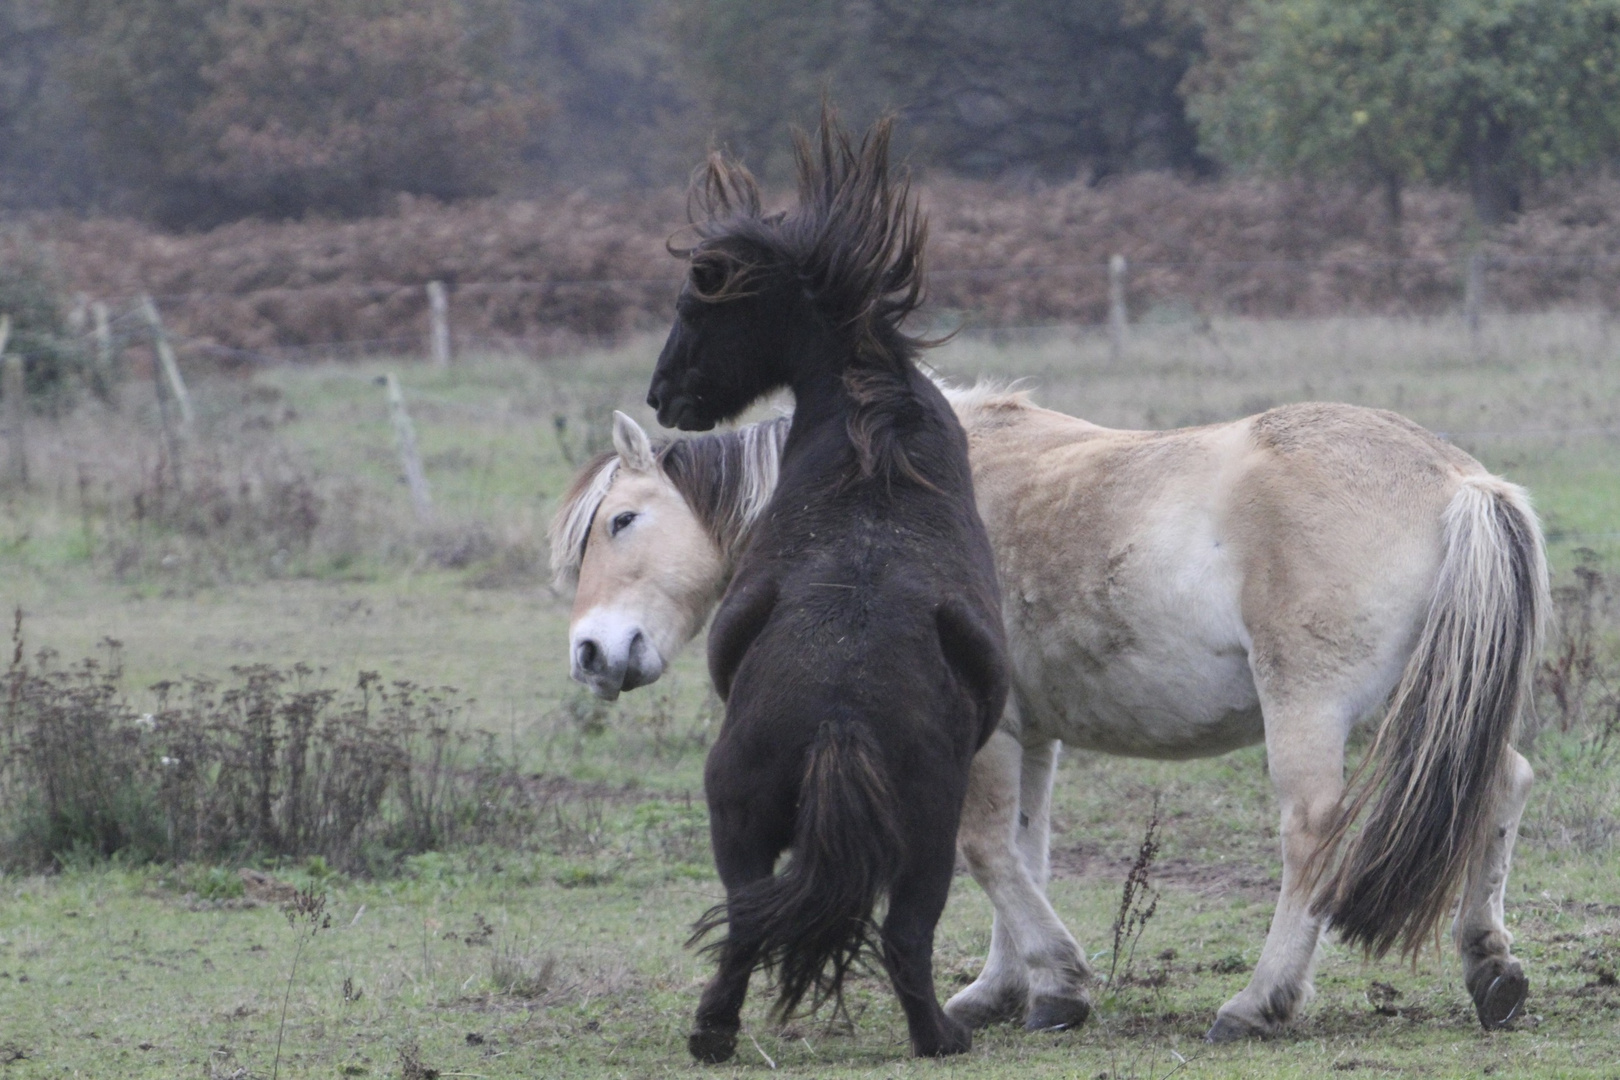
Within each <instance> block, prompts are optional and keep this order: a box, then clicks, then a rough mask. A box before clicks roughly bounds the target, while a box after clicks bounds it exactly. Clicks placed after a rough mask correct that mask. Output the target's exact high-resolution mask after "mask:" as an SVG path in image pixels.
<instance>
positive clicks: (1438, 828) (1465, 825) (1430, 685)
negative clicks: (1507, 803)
mask: <svg viewBox="0 0 1620 1080" xmlns="http://www.w3.org/2000/svg"><path fill="white" fill-rule="evenodd" d="M1444 531H1445V541H1444V544H1445V553H1444V555H1443V557H1442V559H1441V563H1440V576H1439V580H1438V581H1437V582H1436V585H1435V591H1434V595H1433V598H1432V600H1431V602H1430V607H1429V615H1428V619H1427V620H1426V622H1425V624H1424V627H1423V631H1422V634H1421V636H1420V637H1419V638H1418V642H1417V648H1416V649H1414V650H1413V652H1412V657H1411V659H1410V660H1409V661H1408V663H1407V667H1406V673H1405V675H1404V676H1403V678H1402V679H1401V682H1400V685H1399V687H1398V688H1397V689H1396V691H1395V695H1394V699H1393V701H1392V702H1391V705H1390V709H1389V713H1388V714H1387V715H1386V717H1385V718H1384V722H1383V725H1382V726H1381V727H1380V729H1379V731H1378V736H1377V739H1376V740H1375V742H1374V743H1373V747H1372V750H1371V751H1370V752H1369V753H1368V755H1367V761H1368V765H1370V770H1371V771H1370V773H1369V775H1367V776H1366V777H1365V778H1364V781H1363V783H1361V784H1360V785H1359V788H1358V790H1357V791H1356V794H1355V795H1354V797H1353V798H1351V799H1350V801H1349V802H1348V804H1347V805H1346V806H1345V807H1344V809H1343V811H1342V813H1341V815H1340V818H1339V820H1338V822H1337V824H1336V826H1335V828H1334V830H1333V832H1332V833H1331V834H1330V835H1329V837H1328V840H1327V842H1326V843H1325V844H1324V851H1323V852H1322V853H1320V854H1322V855H1325V854H1326V853H1327V852H1328V851H1330V850H1331V849H1332V847H1333V846H1335V845H1336V844H1337V843H1338V842H1339V841H1340V840H1341V839H1342V838H1343V837H1344V836H1345V834H1346V832H1347V831H1348V829H1349V826H1350V823H1351V822H1352V821H1353V820H1354V819H1355V818H1356V817H1357V815H1358V814H1359V813H1360V812H1361V811H1362V810H1363V809H1366V810H1367V814H1366V820H1365V821H1363V823H1362V827H1361V831H1360V833H1359V834H1357V835H1356V836H1355V837H1354V838H1353V839H1352V840H1351V841H1350V843H1349V845H1348V850H1347V851H1346V852H1345V855H1344V858H1343V859H1342V860H1341V861H1340V862H1339V865H1338V867H1337V868H1336V869H1335V871H1334V873H1333V874H1332V876H1331V877H1330V878H1329V880H1328V881H1327V882H1326V884H1325V885H1324V887H1323V888H1322V889H1321V891H1320V892H1319V893H1318V896H1317V900H1316V903H1315V905H1314V910H1315V911H1316V912H1317V913H1319V914H1326V915H1328V917H1329V919H1330V920H1331V922H1332V924H1333V928H1334V929H1335V930H1336V931H1338V933H1339V934H1340V936H1341V937H1342V938H1343V939H1344V940H1345V941H1346V942H1347V943H1349V944H1351V945H1360V946H1362V947H1363V948H1364V949H1366V950H1367V951H1368V952H1371V953H1372V954H1374V955H1376V956H1382V955H1384V953H1386V952H1388V951H1389V950H1390V949H1391V948H1393V947H1394V946H1395V945H1396V944H1397V943H1398V944H1399V945H1400V946H1401V950H1402V952H1405V953H1414V952H1416V951H1417V950H1418V949H1419V948H1421V947H1422V946H1423V944H1424V943H1425V942H1426V941H1428V940H1429V939H1430V937H1431V936H1432V934H1433V933H1434V930H1435V928H1436V927H1437V926H1438V924H1439V922H1440V920H1441V919H1442V918H1444V917H1445V915H1446V914H1447V912H1448V911H1449V909H1450V906H1451V904H1452V901H1453V899H1454V898H1455V896H1456V893H1457V889H1458V887H1459V886H1460V884H1461V883H1462V880H1463V876H1464V874H1465V873H1466V872H1467V870H1468V867H1469V864H1470V863H1471V862H1473V861H1474V860H1475V859H1476V858H1478V857H1479V854H1480V852H1481V850H1482V849H1483V847H1484V846H1485V845H1486V844H1487V843H1488V842H1489V839H1490V836H1489V830H1490V829H1491V827H1492V825H1493V822H1494V818H1493V816H1492V815H1493V811H1494V807H1495V804H1496V802H1497V800H1498V798H1499V797H1500V792H1501V790H1502V786H1503V783H1504V780H1505V778H1506V775H1507V769H1506V766H1507V762H1508V760H1509V759H1508V755H1509V752H1510V743H1511V741H1512V740H1513V738H1514V736H1515V735H1516V734H1517V731H1518V725H1519V719H1520V716H1521V715H1522V714H1523V713H1524V712H1525V710H1527V709H1528V708H1529V707H1530V695H1531V689H1532V680H1533V677H1534V675H1535V668H1536V663H1537V658H1538V654H1539V652H1540V649H1541V638H1542V632H1543V627H1544V625H1545V623H1546V620H1547V609H1548V606H1549V603H1548V596H1547V562H1546V554H1545V552H1544V551H1543V549H1542V539H1541V529H1540V527H1539V526H1538V525H1537V524H1536V518H1535V515H1534V514H1533V513H1532V512H1531V510H1530V506H1529V503H1528V501H1527V500H1526V498H1525V495H1524V492H1523V491H1522V490H1521V489H1520V488H1518V487H1515V486H1514V485H1512V484H1509V483H1507V482H1506V481H1503V480H1498V479H1496V478H1494V477H1471V478H1469V479H1467V480H1465V481H1464V482H1463V484H1462V486H1461V487H1460V488H1459V489H1458V491H1457V493H1456V495H1455V496H1453V497H1452V500H1451V504H1450V505H1449V506H1448V507H1447V508H1446V512H1445V517H1444ZM1367 767H1368V766H1363V768H1367Z"/></svg>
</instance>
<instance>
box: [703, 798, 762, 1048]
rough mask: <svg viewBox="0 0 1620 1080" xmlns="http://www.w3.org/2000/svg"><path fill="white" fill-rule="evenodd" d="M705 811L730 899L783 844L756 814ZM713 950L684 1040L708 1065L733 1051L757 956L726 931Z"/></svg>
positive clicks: (757, 875)
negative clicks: (715, 960) (712, 965)
mask: <svg viewBox="0 0 1620 1080" xmlns="http://www.w3.org/2000/svg"><path fill="white" fill-rule="evenodd" d="M710 813H711V814H712V815H713V818H712V821H713V824H712V826H711V829H710V834H711V839H712V842H713V845H714V861H715V868H716V869H717V870H718V871H719V874H720V881H721V883H722V884H723V885H724V886H725V887H726V898H727V900H728V901H729V900H730V899H731V898H732V897H733V896H735V895H736V893H737V891H738V890H739V889H741V888H743V887H744V886H746V885H748V884H750V883H751V882H755V881H758V880H760V879H762V878H767V877H770V876H771V872H772V870H773V869H774V867H775V863H776V857H777V855H779V854H780V853H781V851H782V848H783V846H784V845H783V844H781V843H777V842H776V841H775V839H773V838H772V837H771V836H769V835H768V833H767V830H766V829H765V827H764V823H763V822H761V821H760V820H759V817H758V816H756V817H754V818H753V819H752V820H739V819H748V815H746V814H725V813H723V812H721V811H718V810H717V809H716V808H715V807H714V806H713V805H712V804H711V807H710ZM761 816H763V815H761ZM730 929H732V928H729V927H728V930H730ZM718 953H719V966H718V968H717V969H716V971H715V973H714V978H712V979H710V980H709V984H708V985H707V986H705V987H704V988H703V997H702V998H701V999H700V1000H699V1001H698V1008H697V1019H696V1022H695V1023H694V1024H693V1027H692V1033H691V1035H689V1036H688V1037H687V1040H686V1046H687V1049H688V1050H690V1051H691V1054H692V1056H693V1057H695V1058H697V1059H698V1060H699V1061H701V1062H704V1063H706V1064H710V1065H714V1064H718V1063H719V1062H722V1061H726V1060H728V1059H729V1058H730V1057H731V1055H732V1054H734V1053H736V1052H737V1032H738V1031H739V1030H740V1029H741V1028H742V1019H741V1016H742V1006H743V999H744V998H746V997H747V996H748V977H749V976H750V975H752V974H753V972H754V966H755V964H756V963H758V960H759V946H758V944H757V943H756V942H752V941H748V940H746V939H739V938H738V936H737V935H736V934H735V933H734V932H730V933H728V934H727V937H726V940H725V941H724V942H723V943H722V944H721V945H720V948H719V950H718Z"/></svg>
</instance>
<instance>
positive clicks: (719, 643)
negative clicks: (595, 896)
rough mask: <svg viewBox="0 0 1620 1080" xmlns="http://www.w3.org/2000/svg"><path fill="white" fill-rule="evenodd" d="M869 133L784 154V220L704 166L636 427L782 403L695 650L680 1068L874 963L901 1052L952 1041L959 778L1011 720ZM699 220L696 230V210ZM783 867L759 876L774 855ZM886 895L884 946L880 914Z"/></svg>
mask: <svg viewBox="0 0 1620 1080" xmlns="http://www.w3.org/2000/svg"><path fill="white" fill-rule="evenodd" d="M889 135H890V125H889V122H888V121H886V120H885V121H881V122H879V123H878V124H877V125H876V126H875V127H874V128H873V129H872V130H871V131H870V132H869V133H868V134H867V135H866V136H865V137H864V138H863V139H862V140H861V141H860V144H859V146H856V145H855V144H854V143H853V141H852V140H851V138H850V137H849V135H848V134H846V133H844V132H843V131H841V130H840V129H839V128H838V126H837V124H836V121H835V120H834V119H833V118H832V116H831V115H830V113H824V114H823V116H822V122H821V128H820V131H819V133H818V136H817V137H816V138H815V139H813V140H812V138H810V137H808V136H805V135H804V134H802V133H799V134H797V135H796V136H795V147H794V149H795V156H796V158H797V161H798V169H799V206H798V208H797V209H796V210H794V211H792V212H789V213H786V214H773V215H770V216H765V215H764V214H763V213H762V212H761V209H760V198H759V191H758V188H757V186H756V185H755V183H754V181H753V178H752V177H751V176H749V174H748V173H747V171H746V170H744V169H742V168H741V167H740V166H737V165H735V164H733V163H731V162H729V161H727V160H725V159H724V158H722V157H720V156H719V155H714V156H712V157H711V158H710V160H709V163H708V165H707V166H706V168H705V170H704V172H703V174H702V175H701V176H700V178H699V179H698V180H697V182H696V183H695V184H694V188H693V206H694V211H695V212H694V213H693V215H692V216H693V218H694V228H695V230H696V232H697V236H698V240H697V243H696V244H695V246H693V247H692V248H690V249H687V250H685V251H679V252H676V253H677V254H680V255H684V256H686V257H688V258H689V259H690V261H691V269H690V274H689V276H688V279H687V282H686V284H685V286H684V288H683V289H682V291H681V295H680V298H679V300H678V301H677V302H676V316H677V317H676V322H675V326H674V328H673V329H672V330H671V331H670V335H669V341H668V342H667V343H666V344H665V346H664V351H663V353H662V355H661V356H660V357H659V358H658V368H657V370H656V372H655V373H654V375H653V380H652V387H651V390H650V391H649V393H648V395H647V403H648V404H649V405H651V406H652V407H653V408H655V409H657V410H658V419H659V422H660V423H662V424H664V425H666V426H671V425H673V426H676V427H680V428H683V429H686V430H689V431H692V430H704V429H707V428H710V427H713V426H714V424H715V422H716V421H719V420H725V419H730V418H732V417H735V416H736V415H737V414H738V413H739V412H741V411H742V410H743V409H744V408H746V407H747V406H748V405H749V404H750V403H751V402H753V401H754V400H755V399H757V398H758V397H760V396H761V395H762V394H765V393H767V392H769V391H772V390H775V389H777V388H779V387H783V386H787V387H791V388H792V391H793V394H794V397H795V399H796V404H795V408H794V413H793V423H792V428H791V430H790V432H789V434H788V437H787V443H786V446H785V448H784V449H783V452H782V462H781V478H780V481H779V482H778V486H777V489H776V494H775V496H774V497H773V498H772V500H771V502H770V504H769V506H768V507H767V508H766V510H765V512H764V514H763V515H762V517H761V520H760V524H759V525H758V526H757V527H756V530H755V533H754V536H753V539H752V540H751V542H750V545H749V548H748V550H747V552H746V553H745V554H744V555H743V556H742V558H741V560H740V562H739V564H738V566H737V570H736V575H735V577H734V578H733V579H732V583H731V587H730V589H729V591H728V592H727V593H726V596H725V599H724V600H723V601H722V602H721V605H720V608H719V611H718V613H717V614H716V615H715V619H714V624H713V626H712V627H711V629H710V631H709V672H710V675H711V676H712V678H713V680H714V685H715V689H716V690H717V691H718V692H719V694H720V696H721V697H722V698H723V699H725V702H726V719H725V723H724V725H723V726H722V728H721V730H720V734H719V736H718V738H717V739H716V741H715V744H714V748H713V749H712V750H711V751H710V753H709V759H708V763H707V765H706V767H705V769H704V781H703V782H704V790H705V792H706V793H707V795H708V802H709V819H710V831H711V839H712V841H713V846H714V856H715V863H716V865H717V867H718V869H719V872H720V879H721V881H722V882H723V883H724V884H725V888H726V902H725V903H724V904H723V905H720V906H719V907H716V908H715V909H714V910H713V911H711V912H709V914H708V915H706V916H705V917H704V919H703V921H702V922H700V923H699V926H698V934H697V935H696V936H695V937H694V940H695V939H696V937H701V936H702V935H703V934H704V933H705V932H706V931H708V930H711V929H714V928H717V927H719V926H722V925H724V926H725V927H726V936H725V938H724V939H723V940H721V941H719V942H717V943H715V944H714V945H712V946H710V949H711V950H712V951H713V952H715V953H716V954H717V955H718V958H719V970H718V971H717V972H716V974H715V977H714V979H713V980H712V981H711V982H710V983H709V985H708V987H707V988H706V989H705V990H704V992H703V999H702V1002H701V1004H700V1005H699V1006H698V1011H697V1023H696V1027H695V1030H694V1031H693V1032H692V1035H691V1037H690V1040H689V1044H688V1045H689V1047H690V1049H691V1051H692V1054H693V1056H695V1057H697V1058H698V1059H699V1060H702V1061H708V1062H718V1061H724V1060H726V1059H727V1058H729V1057H730V1056H731V1055H732V1053H733V1052H734V1051H735V1049H736V1045H737V1031H738V1028H739V1026H740V1021H739V1013H740V1010H741V1009H742V1003H743V998H744V996H745V995H746V994H747V991H748V979H749V976H750V974H751V973H752V972H753V970H754V968H755V967H758V966H762V965H763V966H765V967H766V968H768V969H770V970H772V971H773V972H774V974H775V977H776V981H777V986H778V1000H777V1003H776V1010H777V1014H778V1015H779V1016H787V1015H789V1014H791V1013H792V1012H793V1011H794V1010H795V1009H796V1008H797V1007H798V1006H799V1005H800V1004H801V1002H802V1001H803V1000H804V998H805V996H806V995H810V997H811V1002H812V1007H814V1006H816V1005H819V1004H821V1003H822V1002H823V1001H825V1000H827V999H829V998H831V999H833V1000H835V1001H837V1000H839V998H840V995H841V991H842V984H843V979H844V976H845V974H846V972H847V970H848V968H849V966H850V965H851V964H852V963H853V962H854V961H855V960H856V958H857V957H858V956H859V955H860V953H861V952H862V950H863V949H865V948H868V947H872V948H874V949H875V951H877V952H878V954H879V955H880V956H881V957H882V962H883V965H884V967H885V968H886V969H887V970H888V973H889V977H890V979H891V980H892V982H893V985H894V989H895V993H896V994H898V995H899V997H900V1002H901V1005H902V1006H903V1007H904V1009H905V1013H906V1022H907V1024H908V1026H909V1028H910V1032H911V1045H912V1049H913V1050H914V1051H915V1052H916V1053H918V1054H923V1055H937V1054H951V1053H960V1052H962V1051H965V1050H967V1049H968V1047H969V1046H970V1044H971V1041H972V1037H971V1035H970V1034H969V1032H968V1029H967V1028H966V1027H965V1026H963V1025H962V1024H960V1023H958V1022H956V1021H955V1020H952V1019H950V1018H949V1017H947V1016H946V1015H945V1013H944V1012H943V1010H941V1009H940V1007H939V1001H938V999H937V998H936V997H935V995H934V980H933V942H934V926H935V924H936V923H937V922H938V921H939V915H940V912H941V911H942V910H943V909H944V906H945V898H946V894H947V892H948V891H949V888H950V883H951V874H952V869H953V866H954V863H955V845H956V829H957V822H958V819H959V817H960V815H961V810H962V800H963V797H964V794H965V792H966V787H967V777H968V765H969V762H970V761H971V760H972V758H973V755H974V753H975V751H977V750H978V748H979V747H980V746H981V745H982V744H983V743H984V741H985V740H986V739H987V738H988V737H989V736H990V734H991V732H992V730H993V729H994V727H995V724H996V722H997V719H998V718H999V716H1000V714H1001V708H1002V704H1003V702H1004V700H1005V698H1006V693H1007V680H1006V673H1005V672H1006V656H1005V654H1006V644H1005V640H1004V637H1003V631H1002V625H1001V604H1000V595H999V590H998V588H997V584H996V574H995V568H994V566H993V564H992V562H991V556H990V546H989V542H988V541H987V540H986V538H985V533H984V528H983V526H982V524H981V523H980V521H979V518H978V514H977V511H976V510H975V508H974V501H973V485H972V480H971V478H970V475H969V472H968V459H967V440H966V437H965V436H964V435H963V432H962V429H961V427H960V425H958V423H957V421H956V417H955V415H954V414H953V413H952V412H951V409H950V407H949V406H948V405H947V404H946V402H945V399H944V398H943V397H942V396H941V395H940V393H939V391H938V390H936V389H935V387H934V385H933V383H931V382H930V381H929V380H928V379H927V378H925V377H924V376H923V375H922V374H921V373H920V372H919V371H918V370H917V368H916V367H915V365H914V364H913V362H912V360H913V357H915V356H916V354H917V351H918V349H919V348H921V347H922V346H923V344H924V343H923V342H921V341H920V340H919V339H917V338H914V337H911V336H908V335H907V334H905V333H903V332H902V331H901V329H900V323H901V321H902V320H903V319H904V318H905V316H906V315H907V314H909V313H910V312H911V311H913V310H914V309H915V308H916V307H917V306H918V304H919V303H920V301H921V295H922V290H921V265H920V260H921V256H922V248H923V241H924V237H925V235H926V229H925V226H924V224H923V221H922V219H921V217H920V215H919V213H918V211H917V208H916V206H915V204H914V202H913V201H912V199H911V195H910V190H909V185H908V184H906V183H905V182H904V181H901V182H898V183H894V184H891V182H890V179H889V170H888V150H889ZM696 211H701V213H698V212H696ZM789 848H791V849H792V858H791V859H790V860H789V862H788V864H787V866H786V868H785V869H784V870H783V871H782V872H781V873H779V874H777V873H773V868H774V867H775V864H776V860H777V857H778V856H779V855H780V854H781V853H782V852H783V851H784V850H786V849H789ZM884 896H886V897H887V899H888V909H887V913H886V914H885V916H884V918H883V923H882V926H881V928H878V927H875V926H874V924H873V912H874V909H875V907H876V905H877V902H878V900H879V898H881V897H884Z"/></svg>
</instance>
